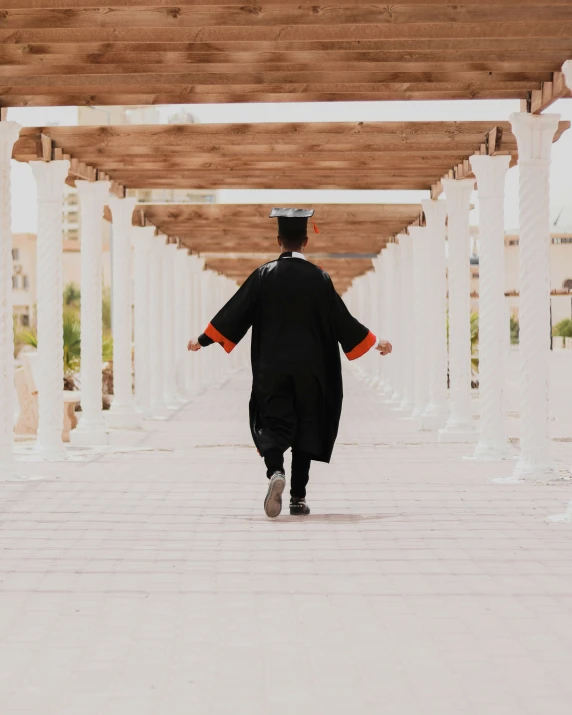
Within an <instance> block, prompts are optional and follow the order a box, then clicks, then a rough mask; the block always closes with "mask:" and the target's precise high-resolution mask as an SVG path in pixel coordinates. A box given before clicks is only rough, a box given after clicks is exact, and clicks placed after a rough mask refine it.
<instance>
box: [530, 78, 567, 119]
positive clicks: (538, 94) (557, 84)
mask: <svg viewBox="0 0 572 715" xmlns="http://www.w3.org/2000/svg"><path fill="white" fill-rule="evenodd" d="M570 96H572V94H571V92H570V90H569V89H568V86H567V85H566V81H565V78H564V73H563V72H554V73H553V75H552V80H551V81H550V82H543V83H542V86H541V88H540V89H535V90H532V92H531V94H530V103H529V108H528V111H529V112H531V113H532V114H540V113H541V112H543V111H544V110H545V109H547V108H548V107H550V105H551V104H554V102H556V100H558V99H561V98H562V97H570Z"/></svg>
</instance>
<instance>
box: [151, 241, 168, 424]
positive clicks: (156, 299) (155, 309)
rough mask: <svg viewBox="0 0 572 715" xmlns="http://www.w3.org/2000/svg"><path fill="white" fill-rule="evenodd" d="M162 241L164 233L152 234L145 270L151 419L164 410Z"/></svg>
mask: <svg viewBox="0 0 572 715" xmlns="http://www.w3.org/2000/svg"><path fill="white" fill-rule="evenodd" d="M164 241H165V237H164V236H157V237H155V238H153V241H152V242H151V265H150V271H149V278H150V280H149V370H150V378H149V392H150V402H151V416H152V418H153V419H164V418H165V416H166V411H167V406H166V404H165V397H164V394H163V342H164V336H163V261H164V259H165V257H166V256H165V244H164Z"/></svg>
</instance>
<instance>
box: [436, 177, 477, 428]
mask: <svg viewBox="0 0 572 715" xmlns="http://www.w3.org/2000/svg"><path fill="white" fill-rule="evenodd" d="M474 187H475V181H474V179H444V180H443V188H444V189H445V193H446V195H447V211H448V214H449V379H450V385H451V404H450V412H449V418H448V420H447V424H446V426H445V427H444V429H442V430H440V432H439V441H441V442H473V441H475V440H476V432H475V428H474V426H473V418H472V412H471V324H470V322H471V298H470V295H471V270H470V235H469V212H470V210H471V209H470V205H471V194H472V192H473V189H474Z"/></svg>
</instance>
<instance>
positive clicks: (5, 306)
mask: <svg viewBox="0 0 572 715" xmlns="http://www.w3.org/2000/svg"><path fill="white" fill-rule="evenodd" d="M19 133H20V125H19V124H16V122H0V395H1V396H2V398H1V399H0V477H1V476H4V475H5V474H8V473H10V472H11V471H12V469H13V454H14V410H15V404H14V323H13V317H12V204H11V195H10V160H11V158H12V149H13V147H14V144H15V143H16V141H17V139H18V135H19Z"/></svg>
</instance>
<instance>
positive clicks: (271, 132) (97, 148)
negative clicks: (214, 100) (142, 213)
mask: <svg viewBox="0 0 572 715" xmlns="http://www.w3.org/2000/svg"><path fill="white" fill-rule="evenodd" d="M569 126H570V123H569V122H561V123H560V127H559V129H558V132H557V135H556V138H558V137H559V136H560V135H561V134H562V132H563V131H565V130H566V129H567V128H568V127H569ZM498 152H501V153H502V152H508V153H510V154H511V156H512V158H513V161H516V157H517V146H516V139H515V137H514V135H513V134H512V131H511V128H510V124H509V123H508V122H499V123H498V124H497V126H494V123H493V122H422V121H419V122H343V123H342V122H331V123H321V122H318V123H312V122H307V123H301V122H299V123H264V124H184V125H174V124H166V125H136V126H130V125H128V126H104V127H91V126H87V127H86V126H81V127H35V128H32V127H30V128H24V129H22V131H21V133H20V138H19V139H18V141H17V142H16V145H15V147H14V152H13V157H14V158H15V159H18V160H19V161H31V160H37V159H38V158H40V159H44V160H47V161H49V160H51V159H58V158H63V157H69V158H70V159H71V162H72V167H71V172H70V176H71V177H72V178H73V177H83V178H90V179H94V178H96V177H97V176H102V175H105V176H107V177H108V178H110V179H111V180H113V181H114V182H115V184H116V186H115V188H116V190H118V191H119V192H120V193H121V194H122V192H123V190H124V189H123V187H126V188H130V189H137V188H164V187H167V188H182V189H193V188H194V189H219V188H243V189H245V188H250V189H431V188H432V189H433V191H434V194H436V193H438V191H439V187H438V182H439V180H440V179H441V178H442V177H443V176H444V175H448V176H455V177H457V178H460V177H462V176H466V175H470V167H469V162H468V158H469V156H471V155H472V154H474V153H484V154H487V153H488V154H493V153H498Z"/></svg>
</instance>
